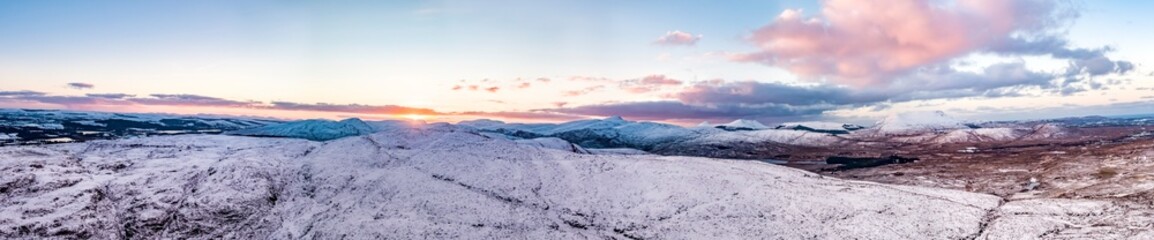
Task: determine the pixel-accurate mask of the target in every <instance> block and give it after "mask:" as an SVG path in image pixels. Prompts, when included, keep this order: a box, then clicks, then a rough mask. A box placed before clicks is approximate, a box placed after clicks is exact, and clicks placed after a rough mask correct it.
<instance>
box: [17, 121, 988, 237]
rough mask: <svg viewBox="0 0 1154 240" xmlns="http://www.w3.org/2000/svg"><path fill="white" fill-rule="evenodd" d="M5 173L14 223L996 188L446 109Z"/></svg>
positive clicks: (765, 228) (88, 231)
mask: <svg viewBox="0 0 1154 240" xmlns="http://www.w3.org/2000/svg"><path fill="white" fill-rule="evenodd" d="M790 132H797V131H790ZM0 186H2V187H3V188H4V189H5V191H4V192H3V193H0V194H3V195H4V197H2V198H0V238H8V239H28V238H96V239H116V238H134V239H158V238H170V239H178V238H189V239H238V238H239V239H299V238H307V239H333V238H347V239H374V238H376V239H427V238H435V239H589V238H593V239H606V238H616V239H625V238H641V239H757V238H766V237H767V236H773V237H775V238H781V239H853V238H869V239H962V238H970V237H973V236H978V235H979V232H980V231H981V228H982V226H983V221H984V220H983V219H984V217H985V216H986V215H987V214H988V213H990V212H991V211H993V210H994V209H995V208H996V207H997V206H998V204H999V202H1000V201H1001V199H1000V198H998V197H995V196H991V195H984V194H976V193H968V192H962V191H954V190H944V189H931V188H920V187H908V186H894V185H886V184H877V183H868V182H859V181H847V180H840V179H834V178H828V177H821V176H819V175H817V174H814V173H809V172H805V171H801V170H796V169H791V168H786V167H781V166H774V165H771V164H766V163H762V162H757V161H736V160H721V159H707V158H692V157H662V156H655V155H636V156H620V155H612V156H611V155H589V154H577V153H572V152H569V151H562V150H555V149H549V148H543V147H539V146H530V145H526V144H521V143H517V142H513V141H508V140H503V139H492V138H487V137H485V136H482V135H480V134H478V133H476V132H474V131H472V130H468V129H466V128H457V127H452V126H444V125H438V126H432V127H425V128H414V129H407V130H406V129H393V130H389V131H382V132H380V133H375V134H371V135H366V136H358V137H347V138H342V139H338V140H334V141H329V142H323V143H322V142H311V141H305V140H299V139H284V138H253V137H241V136H220V135H182V136H165V137H147V138H138V139H124V140H116V141H93V142H85V143H73V144H61V145H49V146H21V147H5V148H0ZM1007 226H1008V225H1007ZM987 234H991V233H987Z"/></svg>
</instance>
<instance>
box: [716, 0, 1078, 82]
mask: <svg viewBox="0 0 1154 240" xmlns="http://www.w3.org/2000/svg"><path fill="white" fill-rule="evenodd" d="M1055 9H1056V6H1055V5H1054V3H1053V2H1049V1H1036V0H957V1H933V0H893V1H887V2H885V4H879V3H877V2H872V1H858V0H828V1H823V2H822V10H821V14H820V16H819V17H812V18H807V17H805V16H803V12H802V11H801V10H786V11H784V12H782V13H781V14H780V15H778V17H777V18H776V19H774V21H773V22H772V23H770V24H769V25H766V26H764V27H761V28H759V29H757V30H755V31H754V32H753V34H752V36H750V37H749V41H750V42H752V43H754V44H756V45H757V47H759V48H761V50H760V51H757V52H753V53H747V54H736V55H733V56H730V58H731V59H732V60H735V61H741V62H756V63H762V64H766V65H771V66H777V67H782V68H785V69H787V70H789V71H791V72H793V73H795V74H798V75H800V76H803V77H805V78H812V79H819V78H822V77H829V79H830V80H831V81H832V82H834V83H839V84H847V85H854V86H864V85H871V84H877V83H885V82H886V81H889V79H891V78H892V77H894V76H897V75H901V74H903V73H906V72H908V71H910V70H914V69H917V68H918V67H921V66H925V65H929V64H936V63H940V62H943V61H945V60H948V59H951V58H955V57H958V56H962V55H964V54H967V53H970V52H975V51H983V50H987V49H989V48H992V47H994V46H997V45H999V44H1001V43H1003V42H1005V41H1006V40H1007V39H1010V38H1011V37H1013V36H1012V35H1014V34H1015V33H1023V32H1025V33H1030V32H1037V31H1041V30H1045V29H1046V28H1049V27H1050V26H1049V25H1053V24H1054V23H1056V22H1057V21H1055V20H1054V19H1053V18H1054V17H1055V14H1054V12H1055Z"/></svg>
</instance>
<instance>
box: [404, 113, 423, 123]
mask: <svg viewBox="0 0 1154 240" xmlns="http://www.w3.org/2000/svg"><path fill="white" fill-rule="evenodd" d="M401 117H402V118H405V119H409V120H411V121H421V120H425V119H428V118H429V116H425V115H421V114H405V115H401Z"/></svg>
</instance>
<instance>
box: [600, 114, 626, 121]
mask: <svg viewBox="0 0 1154 240" xmlns="http://www.w3.org/2000/svg"><path fill="white" fill-rule="evenodd" d="M605 120H606V121H625V118H622V117H621V116H617V115H613V116H609V117H607V118H605Z"/></svg>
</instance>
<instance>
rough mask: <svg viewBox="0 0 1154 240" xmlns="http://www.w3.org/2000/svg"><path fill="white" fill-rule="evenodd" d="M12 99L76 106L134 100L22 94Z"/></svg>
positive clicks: (123, 102) (122, 102) (129, 103)
mask: <svg viewBox="0 0 1154 240" xmlns="http://www.w3.org/2000/svg"><path fill="white" fill-rule="evenodd" d="M12 99H17V100H24V101H32V102H38V103H47V104H58V105H64V106H76V105H118V106H119V105H131V104H133V103H132V102H128V101H124V100H119V99H107V98H95V97H85V96H21V97H17V98H12Z"/></svg>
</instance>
